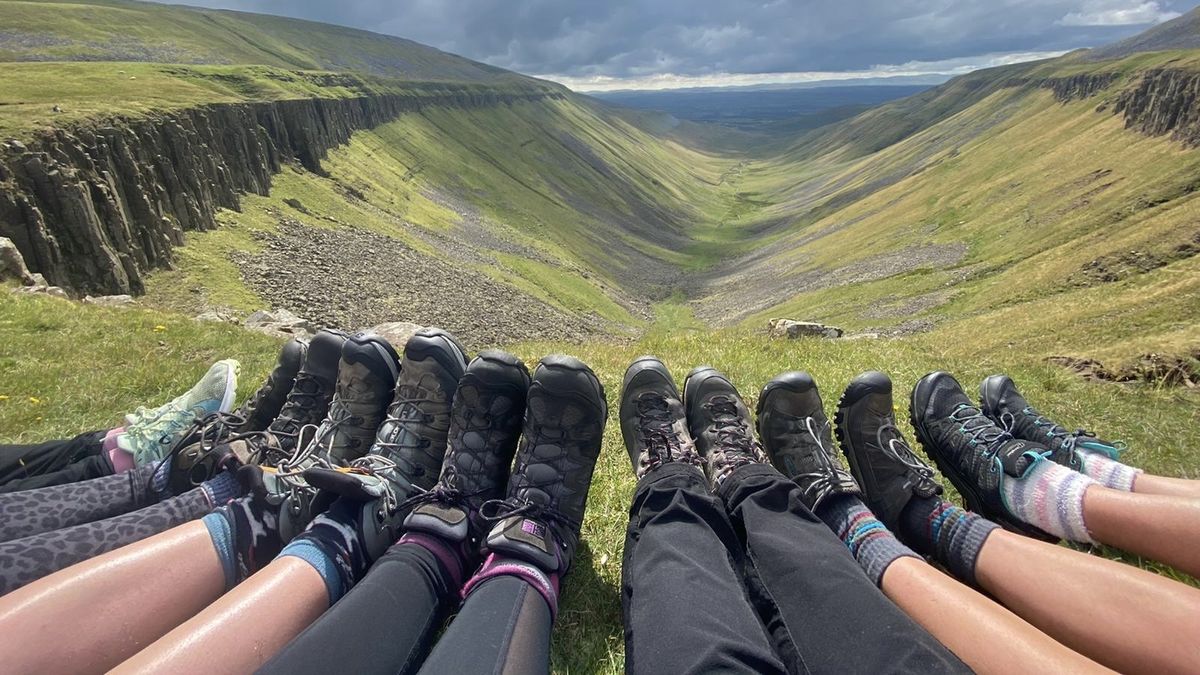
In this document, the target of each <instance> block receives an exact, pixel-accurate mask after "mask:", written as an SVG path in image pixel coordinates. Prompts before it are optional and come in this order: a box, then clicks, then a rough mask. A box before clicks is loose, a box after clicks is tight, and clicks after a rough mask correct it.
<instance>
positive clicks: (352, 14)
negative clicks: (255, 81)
mask: <svg viewBox="0 0 1200 675" xmlns="http://www.w3.org/2000/svg"><path fill="white" fill-rule="evenodd" d="M200 3H201V4H205V5H209V6H221V7H228V8H233V9H244V10H249V11H255V12H264V13H269V14H283V15H287V16H295V17H301V18H306V19H313V20H317V21H326V22H330V23H337V24H342V25H347V26H354V27H358V28H365V29H368V30H374V31H377V32H381V33H389V34H393V35H400V36H402V37H407V38H411V39H413V40H417V41H418V42H423V43H426V44H430V45H433V46H436V47H439V48H441V49H444V50H447V51H451V52H454V53H457V54H462V55H463V56H467V57H469V58H473V59H477V60H480V61H485V62H487V63H491V64H493V65H497V66H501V67H504V68H510V69H513V70H518V71H522V72H525V73H531V74H553V75H565V76H569V77H576V78H586V77H596V76H605V77H615V78H639V77H645V76H649V75H657V74H664V73H670V74H676V75H686V76H694V75H699V76H703V75H710V74H714V73H783V72H798V71H848V70H863V69H867V68H870V67H871V66H876V65H881V64H903V63H908V62H912V61H942V60H947V59H962V58H968V57H977V56H979V55H984V54H1001V53H1011V52H1049V51H1065V50H1069V49H1074V48H1077V47H1082V46H1092V45H1097V44H1102V43H1105V42H1110V41H1112V40H1116V39H1119V38H1122V37H1125V36H1127V35H1131V34H1133V33H1136V32H1138V31H1140V30H1143V29H1144V28H1146V27H1147V26H1149V25H1152V24H1154V23H1158V22H1161V21H1163V20H1166V19H1169V18H1172V17H1174V16H1177V15H1178V14H1179V13H1181V12H1185V11H1187V10H1189V9H1191V8H1192V7H1195V6H1196V5H1197V4H1200V0H920V1H917V0H830V1H801V0H796V1H788V0H757V1H753V0H640V1H635V0H616V1H609V2H595V1H591V0H571V1H567V2H562V1H551V0H400V1H398V2H395V1H392V0H336V1H334V2H330V1H329V0H213V1H212V2H205V0H200Z"/></svg>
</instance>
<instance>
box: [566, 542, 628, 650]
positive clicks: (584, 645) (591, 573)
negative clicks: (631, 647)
mask: <svg viewBox="0 0 1200 675" xmlns="http://www.w3.org/2000/svg"><path fill="white" fill-rule="evenodd" d="M624 640H625V637H624V632H623V629H622V623H621V592H620V588H619V587H618V586H617V585H615V584H613V583H610V582H609V581H608V580H606V579H604V578H602V577H600V576H599V575H598V574H596V567H595V561H594V560H593V557H592V549H591V547H590V546H589V545H588V543H587V542H586V541H584V542H581V543H580V545H579V548H578V550H576V552H575V562H574V564H573V566H572V567H571V573H570V574H569V575H568V576H567V578H566V579H565V580H564V581H563V596H562V600H561V605H560V607H559V612H558V621H557V622H556V623H555V626H554V639H553V644H552V646H551V654H550V657H551V666H552V670H553V672H571V673H577V672H579V673H582V672H605V671H609V670H614V669H619V667H620V665H621V663H620V662H617V663H613V659H614V652H615V651H618V650H621V649H622V647H623V645H624Z"/></svg>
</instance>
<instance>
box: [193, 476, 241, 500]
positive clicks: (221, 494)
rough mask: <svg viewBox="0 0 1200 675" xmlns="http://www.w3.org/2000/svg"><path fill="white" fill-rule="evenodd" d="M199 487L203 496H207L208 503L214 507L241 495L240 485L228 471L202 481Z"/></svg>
mask: <svg viewBox="0 0 1200 675" xmlns="http://www.w3.org/2000/svg"><path fill="white" fill-rule="evenodd" d="M200 489H201V490H203V491H204V496H205V497H206V498H208V503H209V505H210V506H211V507H212V508H214V509H215V508H217V507H218V506H224V505H225V504H227V503H229V502H230V501H233V500H234V499H236V498H238V497H240V496H241V495H242V486H241V485H240V484H239V483H238V482H237V479H236V478H234V477H233V474H231V473H229V472H228V471H225V472H222V473H219V474H217V475H216V476H215V477H213V478H211V479H209V480H206V481H204V482H203V483H201V484H200Z"/></svg>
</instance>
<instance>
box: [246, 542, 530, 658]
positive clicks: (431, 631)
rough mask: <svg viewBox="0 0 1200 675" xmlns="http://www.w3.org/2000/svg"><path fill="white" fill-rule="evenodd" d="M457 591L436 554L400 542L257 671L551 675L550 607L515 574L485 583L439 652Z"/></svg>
mask: <svg viewBox="0 0 1200 675" xmlns="http://www.w3.org/2000/svg"><path fill="white" fill-rule="evenodd" d="M458 591H459V585H458V584H457V583H456V582H455V581H454V579H453V577H452V575H451V573H450V572H449V570H448V569H447V568H446V567H445V566H443V565H442V564H441V563H440V562H439V561H438V559H437V556H435V555H434V554H433V553H431V552H430V551H429V550H428V549H425V548H424V547H421V546H418V545H415V544H409V543H402V544H396V545H395V546H393V547H392V548H391V549H389V550H388V552H387V553H386V554H384V556H383V557H381V558H380V559H379V560H378V561H376V563H375V564H374V565H373V566H372V567H371V570H370V571H369V572H368V573H367V575H366V576H365V577H363V579H362V581H360V582H358V584H357V585H355V587H354V588H353V589H351V591H350V592H349V593H347V594H346V596H345V597H344V598H342V599H341V600H340V601H338V602H337V603H336V604H334V606H333V607H331V608H330V609H329V611H327V612H325V613H324V614H323V615H321V617H320V618H319V619H317V621H316V622H314V623H313V624H312V625H311V626H309V627H308V628H307V629H306V630H305V631H304V632H303V633H301V634H300V635H298V636H296V638H295V639H294V640H292V642H291V643H289V644H288V645H287V646H286V647H284V648H283V650H282V651H281V652H280V653H279V654H277V655H275V657H274V658H273V659H271V660H270V661H268V662H267V663H266V664H265V665H264V666H263V667H262V669H261V670H260V671H259V672H260V673H280V674H287V673H329V672H351V673H412V672H417V671H418V670H421V669H424V670H426V671H427V672H431V673H454V674H455V675H469V674H471V673H537V672H542V673H544V672H547V671H548V669H549V659H550V627H551V617H550V608H549V606H548V605H547V604H546V601H545V600H544V599H543V598H542V596H541V595H539V594H538V592H537V591H535V590H534V589H533V587H532V586H530V585H529V584H527V583H526V582H525V581H523V580H521V579H518V578H516V577H509V576H501V577H495V578H493V579H490V580H488V581H485V582H484V583H482V584H480V585H479V586H478V587H477V588H476V589H475V590H473V591H472V593H471V595H470V597H468V598H467V600H466V602H464V603H463V605H462V608H461V609H460V610H459V612H458V615H457V616H456V617H455V618H454V620H453V621H452V622H451V623H450V626H449V627H448V628H447V629H446V631H445V633H444V634H443V635H442V636H441V639H439V640H437V644H436V645H435V644H434V640H435V638H436V637H437V631H438V629H440V628H441V626H442V623H443V622H444V620H445V618H446V615H447V613H448V612H449V611H450V610H451V609H452V608H453V607H454V606H455V604H456V602H455V601H456V600H457V596H458ZM431 651H432V653H430V652H431Z"/></svg>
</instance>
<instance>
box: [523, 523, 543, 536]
mask: <svg viewBox="0 0 1200 675" xmlns="http://www.w3.org/2000/svg"><path fill="white" fill-rule="evenodd" d="M521 531H522V532H524V533H525V534H530V535H533V536H535V537H538V538H544V537H545V536H546V526H545V525H542V524H541V523H539V522H536V521H533V520H526V521H525V522H523V523H521Z"/></svg>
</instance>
